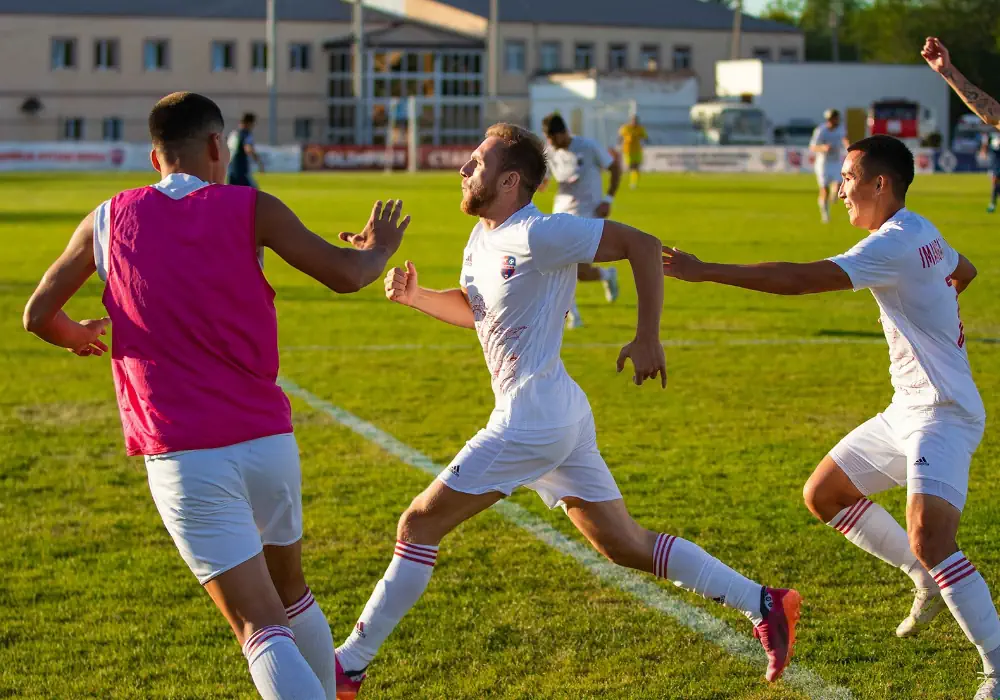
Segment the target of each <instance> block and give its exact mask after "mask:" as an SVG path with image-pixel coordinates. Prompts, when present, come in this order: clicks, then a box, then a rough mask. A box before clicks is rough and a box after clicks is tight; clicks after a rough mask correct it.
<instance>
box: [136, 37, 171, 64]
mask: <svg viewBox="0 0 1000 700" xmlns="http://www.w3.org/2000/svg"><path fill="white" fill-rule="evenodd" d="M169 52H170V42H168V41H167V40H166V39H146V43H145V44H144V45H143V48H142V62H143V65H144V66H145V68H146V70H167V68H169V67H170V65H169V61H170V56H169Z"/></svg>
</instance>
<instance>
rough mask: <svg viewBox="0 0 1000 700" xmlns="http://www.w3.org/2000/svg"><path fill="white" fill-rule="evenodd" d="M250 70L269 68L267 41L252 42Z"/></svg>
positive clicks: (258, 70)
mask: <svg viewBox="0 0 1000 700" xmlns="http://www.w3.org/2000/svg"><path fill="white" fill-rule="evenodd" d="M250 70H252V71H257V72H260V71H265V70H267V42H265V41H254V42H251V44H250Z"/></svg>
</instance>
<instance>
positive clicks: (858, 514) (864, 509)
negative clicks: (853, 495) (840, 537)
mask: <svg viewBox="0 0 1000 700" xmlns="http://www.w3.org/2000/svg"><path fill="white" fill-rule="evenodd" d="M862 504H863V505H862V506H861V507H860V508H859V509H858V511H857V512H856V513H855V514H854V517H853V518H852V519H851V522H849V523H847V525H846V526H845V527H844V529H843V530H842V531H841V532H843V534H844V535H846V534H847V533H848V532H850V531H851V530H853V529H854V526H855V525H857V524H858V521H859V520H861V518H862V517H864V514H865V513H866V512H868V509H869V508H871V507H872V502H871V501H869V500H868V499H867V498H866V499H863V500H862Z"/></svg>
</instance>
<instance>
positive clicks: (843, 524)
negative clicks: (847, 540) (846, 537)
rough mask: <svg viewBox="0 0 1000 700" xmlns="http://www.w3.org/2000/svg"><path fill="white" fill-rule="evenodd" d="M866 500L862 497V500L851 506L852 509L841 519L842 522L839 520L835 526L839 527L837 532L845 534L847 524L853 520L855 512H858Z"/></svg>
mask: <svg viewBox="0 0 1000 700" xmlns="http://www.w3.org/2000/svg"><path fill="white" fill-rule="evenodd" d="M864 502H865V499H864V498H862V499H861V500H860V501H858V502H857V503H855V504H854V505H853V506H851V507H850V509H849V510H848V511H847V512H846V513H845V514H844V517H842V518H841V519H840V522H838V523H837V524H836V525H835V526H834V527H835V528H836V529H837V532H839V533H840V534H844V528H846V527H847V524H848V523H849V522H851V520H852V519H853V518H854V516H855V514H857V512H858V510H859V509H860V508H861V506H863V505H864Z"/></svg>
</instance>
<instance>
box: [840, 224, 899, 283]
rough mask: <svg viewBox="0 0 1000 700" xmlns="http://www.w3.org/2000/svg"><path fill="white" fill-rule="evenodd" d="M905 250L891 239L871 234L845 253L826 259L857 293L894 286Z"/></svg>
mask: <svg viewBox="0 0 1000 700" xmlns="http://www.w3.org/2000/svg"><path fill="white" fill-rule="evenodd" d="M905 251H906V247H905V246H902V245H900V243H899V242H898V241H897V240H895V239H894V238H891V237H889V236H880V235H871V236H868V237H867V238H865V239H864V240H862V241H861V242H859V243H858V244H857V245H856V246H854V247H853V248H851V249H850V250H848V251H847V252H846V253H842V254H840V255H835V256H833V257H832V258H827V259H828V260H831V261H832V262H834V263H836V264H837V265H839V266H840V268H841V269H842V270H843V271H844V272H846V273H847V276H848V277H850V278H851V285H852V286H853V287H854V291H856V292H857V291H860V290H862V289H873V288H877V287H891V286H892V285H894V284H896V282H897V280H898V279H899V275H900V272H901V271H902V267H903V262H904V261H903V254H904V253H905Z"/></svg>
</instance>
